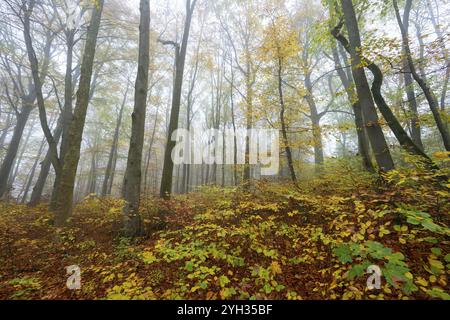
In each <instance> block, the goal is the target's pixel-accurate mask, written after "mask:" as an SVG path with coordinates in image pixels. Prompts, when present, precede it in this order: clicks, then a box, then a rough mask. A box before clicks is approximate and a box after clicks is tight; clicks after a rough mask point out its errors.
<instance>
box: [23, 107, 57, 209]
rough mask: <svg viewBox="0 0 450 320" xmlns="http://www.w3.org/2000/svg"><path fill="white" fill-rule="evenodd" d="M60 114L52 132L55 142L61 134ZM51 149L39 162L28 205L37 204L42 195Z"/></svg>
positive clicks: (48, 169)
mask: <svg viewBox="0 0 450 320" xmlns="http://www.w3.org/2000/svg"><path fill="white" fill-rule="evenodd" d="M62 126H63V125H62V116H60V117H59V119H58V124H57V125H56V129H55V130H54V132H53V137H54V139H55V141H56V143H58V142H59V139H60V138H61V134H62ZM51 156H52V155H51V151H50V150H47V153H46V155H45V158H44V160H43V161H42V163H41V170H40V171H39V176H38V178H37V180H36V184H35V185H34V188H33V191H32V192H31V197H30V202H29V203H28V205H30V206H35V205H37V204H39V202H40V201H41V197H42V192H43V190H44V187H45V182H46V181H47V177H48V174H49V172H50V167H51V160H50V159H51Z"/></svg>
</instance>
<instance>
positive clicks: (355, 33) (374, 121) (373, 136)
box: [341, 0, 394, 171]
mask: <svg viewBox="0 0 450 320" xmlns="http://www.w3.org/2000/svg"><path fill="white" fill-rule="evenodd" d="M341 6H342V11H343V14H344V18H345V25H346V27H347V32H348V36H349V49H350V56H351V59H352V74H353V79H354V80H355V85H356V92H357V94H358V99H359V102H360V104H361V108H362V113H363V119H364V126H365V127H366V130H367V134H368V136H369V140H370V144H371V146H372V150H373V153H374V155H375V159H376V161H377V164H378V169H379V170H381V171H389V170H392V169H393V168H394V161H393V160H392V157H391V153H390V152H389V147H388V145H387V143H386V139H385V137H384V134H383V131H382V129H381V126H380V123H379V120H378V115H377V111H376V109H375V104H374V101H373V98H372V94H371V91H370V88H369V83H368V82H367V78H366V74H365V72H364V67H363V64H362V59H361V55H360V49H361V37H360V34H359V27H358V21H357V20H356V14H355V9H354V7H353V3H352V0H341Z"/></svg>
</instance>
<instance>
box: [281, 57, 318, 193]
mask: <svg viewBox="0 0 450 320" xmlns="http://www.w3.org/2000/svg"><path fill="white" fill-rule="evenodd" d="M282 72H283V64H282V61H281V58H278V74H277V76H278V97H279V99H280V122H281V133H282V136H283V144H284V149H285V151H286V158H287V162H288V167H289V172H290V174H291V180H292V183H293V184H294V185H295V186H297V177H296V176H295V169H294V162H293V160H292V152H291V147H290V145H289V140H288V136H287V128H286V121H285V119H284V113H285V111H286V106H285V104H284V96H283V78H282ZM322 160H323V159H322Z"/></svg>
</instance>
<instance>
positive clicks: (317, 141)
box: [305, 70, 324, 173]
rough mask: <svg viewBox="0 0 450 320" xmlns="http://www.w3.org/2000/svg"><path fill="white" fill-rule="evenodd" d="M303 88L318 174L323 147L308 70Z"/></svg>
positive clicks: (321, 164)
mask: <svg viewBox="0 0 450 320" xmlns="http://www.w3.org/2000/svg"><path fill="white" fill-rule="evenodd" d="M305 88H306V91H307V93H306V96H305V99H306V102H307V103H308V106H309V110H310V119H311V126H312V135H313V143H314V146H313V147H314V163H315V170H316V173H320V172H321V169H322V166H323V161H324V156H323V145H322V130H321V127H320V117H319V114H318V112H317V106H316V102H315V101H314V97H313V95H312V83H311V71H310V70H308V71H307V72H306V75H305Z"/></svg>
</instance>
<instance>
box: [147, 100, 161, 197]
mask: <svg viewBox="0 0 450 320" xmlns="http://www.w3.org/2000/svg"><path fill="white" fill-rule="evenodd" d="M158 111H159V104H158V106H157V107H156V114H155V123H154V125H153V129H152V135H151V137H150V142H149V144H148V156H147V162H146V164H145V176H144V186H145V189H144V194H147V176H148V170H149V167H150V159H151V155H152V148H153V143H154V141H155V133H156V126H157V124H158Z"/></svg>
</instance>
